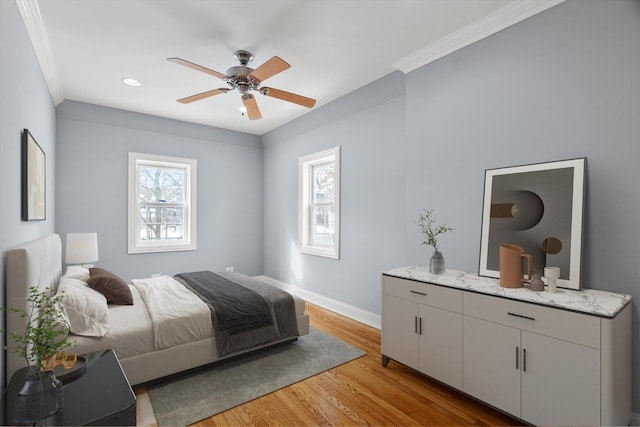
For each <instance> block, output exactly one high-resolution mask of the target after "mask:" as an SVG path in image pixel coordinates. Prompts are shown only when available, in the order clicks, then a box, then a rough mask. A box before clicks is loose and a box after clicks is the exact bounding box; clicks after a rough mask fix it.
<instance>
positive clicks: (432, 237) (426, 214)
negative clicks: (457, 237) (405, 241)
mask: <svg viewBox="0 0 640 427" xmlns="http://www.w3.org/2000/svg"><path fill="white" fill-rule="evenodd" d="M417 224H418V226H419V227H420V231H422V234H423V236H424V241H423V242H422V244H423V245H427V246H433V255H432V256H431V259H430V260H429V272H430V273H432V274H442V273H444V271H445V268H444V256H442V252H440V250H439V249H438V239H437V237H438V236H439V235H441V234H443V233H446V232H448V231H453V228H450V227H447V226H446V225H444V224H442V225H436V220H435V218H434V216H433V210H432V209H425V210H423V211H422V212H421V213H420V216H419V217H418V221H417Z"/></svg>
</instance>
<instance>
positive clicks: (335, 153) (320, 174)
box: [298, 147, 340, 259]
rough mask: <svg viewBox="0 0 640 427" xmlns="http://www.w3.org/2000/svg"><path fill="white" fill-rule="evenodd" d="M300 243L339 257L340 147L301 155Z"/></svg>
mask: <svg viewBox="0 0 640 427" xmlns="http://www.w3.org/2000/svg"><path fill="white" fill-rule="evenodd" d="M298 245H299V248H300V252H301V253H305V254H311V255H318V256H324V257H328V258H335V259H339V258H340V147H335V148H331V149H329V150H325V151H321V152H319V153H314V154H309V155H306V156H302V157H300V158H299V159H298Z"/></svg>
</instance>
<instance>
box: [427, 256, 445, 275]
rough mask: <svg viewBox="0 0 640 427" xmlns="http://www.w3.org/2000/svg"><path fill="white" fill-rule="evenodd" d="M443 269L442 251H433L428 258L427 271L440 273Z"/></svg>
mask: <svg viewBox="0 0 640 427" xmlns="http://www.w3.org/2000/svg"><path fill="white" fill-rule="evenodd" d="M444 271H445V268H444V256H442V252H439V251H435V252H434V253H433V255H432V256H431V259H430V260H429V273H431V274H442V273H444Z"/></svg>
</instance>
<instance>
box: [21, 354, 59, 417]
mask: <svg viewBox="0 0 640 427" xmlns="http://www.w3.org/2000/svg"><path fill="white" fill-rule="evenodd" d="M29 370H30V372H29V374H28V375H27V379H26V380H25V383H24V386H22V389H21V390H20V391H19V392H18V396H17V397H16V403H15V409H14V413H13V420H12V421H13V423H14V424H15V425H55V424H59V421H60V420H59V419H58V417H57V414H61V411H62V403H63V395H62V382H61V381H60V380H59V379H57V378H56V376H55V375H54V374H53V372H52V371H43V370H41V369H40V368H37V367H33V366H31V367H29Z"/></svg>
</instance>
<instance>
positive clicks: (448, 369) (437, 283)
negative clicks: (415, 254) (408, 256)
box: [382, 266, 631, 425]
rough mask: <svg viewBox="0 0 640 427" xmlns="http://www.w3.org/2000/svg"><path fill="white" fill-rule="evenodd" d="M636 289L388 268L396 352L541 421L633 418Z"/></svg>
mask: <svg viewBox="0 0 640 427" xmlns="http://www.w3.org/2000/svg"><path fill="white" fill-rule="evenodd" d="M630 301H631V297H630V296H629V295H624V294H617V293H613V292H604V291H597V290H591V289H589V290H583V291H574V290H568V289H558V292H556V293H549V292H546V291H545V292H534V291H530V290H528V289H527V288H520V289H508V288H503V287H501V286H500V284H499V282H498V280H497V279H492V278H487V277H480V276H477V275H475V274H470V273H464V272H460V271H453V270H449V271H447V272H446V273H445V274H442V275H432V274H429V272H428V268H427V267H424V266H412V267H404V268H397V269H393V270H389V271H385V272H383V274H382V364H383V366H387V364H388V362H389V360H391V359H393V360H395V361H397V362H400V363H402V364H404V365H407V366H410V367H411V368H414V369H416V370H418V371H420V372H422V373H424V374H426V375H428V376H430V377H432V378H434V379H436V380H438V381H440V382H443V383H445V384H447V385H449V386H451V387H454V388H456V389H458V390H460V391H462V392H464V393H466V394H469V395H471V396H473V397H475V398H477V399H479V400H482V401H484V402H486V403H488V404H489V405H491V406H494V407H496V408H498V409H500V410H502V411H504V412H506V413H509V414H511V415H513V416H515V417H518V418H520V419H522V420H524V421H526V422H528V423H531V424H535V425H627V424H628V423H629V422H630V420H631V304H630Z"/></svg>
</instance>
